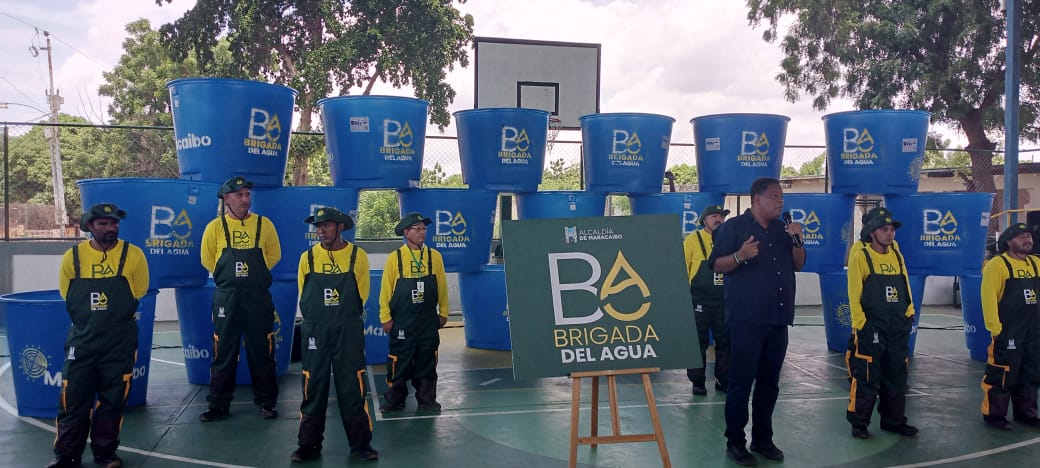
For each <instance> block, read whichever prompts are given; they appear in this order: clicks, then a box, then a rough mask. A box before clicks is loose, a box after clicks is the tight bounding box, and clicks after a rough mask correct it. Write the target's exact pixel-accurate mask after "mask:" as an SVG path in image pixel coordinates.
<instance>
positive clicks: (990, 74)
mask: <svg viewBox="0 0 1040 468" xmlns="http://www.w3.org/2000/svg"><path fill="white" fill-rule="evenodd" d="M998 3H999V1H998V0H976V1H970V2H950V1H948V0H901V1H893V0H856V1H853V0H834V1H828V2H820V1H818V0H749V1H748V9H749V10H748V20H749V22H750V23H751V24H752V25H759V24H761V23H765V24H766V30H765V32H764V33H763V35H762V37H763V39H765V40H766V41H769V42H774V41H778V42H779V46H780V49H781V50H782V51H783V53H784V59H783V60H782V61H781V63H780V66H781V72H780V73H779V74H778V75H777V80H778V81H779V82H780V84H781V85H783V86H784V92H785V96H786V97H787V99H788V100H790V101H792V102H793V101H797V100H798V99H800V98H801V97H802V93H805V94H806V95H808V97H809V98H810V99H812V104H813V107H814V108H816V109H821V110H822V109H826V108H827V107H828V105H829V104H830V103H831V101H832V100H833V99H835V98H838V97H844V98H851V99H853V100H854V101H855V103H856V106H857V107H858V108H860V109H883V108H906V109H922V110H927V111H929V112H931V113H932V120H933V121H935V122H944V123H950V124H954V125H956V126H958V127H959V128H960V129H961V130H963V131H964V132H965V135H966V136H967V138H968V147H967V149H968V150H980V151H976V152H973V153H971V159H972V165H973V167H974V171H973V172H974V173H975V174H976V175H978V176H979V177H976V178H975V179H974V181H973V183H971V184H969V186H968V188H969V189H970V190H978V191H989V192H993V191H995V189H996V188H995V186H994V183H993V179H992V154H991V153H989V151H990V150H992V149H994V148H995V143H994V142H993V141H992V140H991V139H990V138H989V136H988V133H999V132H1000V131H1001V129H1002V128H1003V125H1004V121H1003V115H1004V112H1003V109H1002V99H1001V98H1002V96H1003V94H1004V64H1005V56H1004V55H1005V54H1004V48H1005V34H1004V33H1005V20H1004V15H1003V14H1001V13H999V12H998ZM1021 5H1022V16H1021V17H1022V19H1023V20H1022V26H1021V34H1022V37H1023V38H1025V39H1026V40H1025V41H1023V48H1022V51H1021V54H1022V73H1021V77H1022V90H1023V92H1022V95H1021V107H1020V119H1021V130H1022V136H1023V137H1024V138H1029V139H1036V138H1037V137H1040V121H1038V120H1037V115H1038V110H1040V94H1038V93H1035V92H1031V91H1029V90H1035V89H1038V88H1040V60H1038V58H1037V51H1038V50H1040V41H1037V40H1035V39H1034V38H1036V37H1038V34H1040V0H1023V1H1022V2H1021ZM781 24H783V25H785V26H786V25H788V24H789V25H790V26H789V27H788V28H787V30H786V34H785V35H784V36H783V37H780V34H781Z"/></svg>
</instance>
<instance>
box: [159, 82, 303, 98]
mask: <svg viewBox="0 0 1040 468" xmlns="http://www.w3.org/2000/svg"><path fill="white" fill-rule="evenodd" d="M189 83H192V84H194V83H198V84H203V83H208V84H218V83H220V84H229V85H244V86H253V87H258V88H268V89H279V90H289V91H290V92H292V95H293V98H295V97H296V96H299V95H300V92H299V91H297V90H296V89H294V88H290V87H288V86H285V85H280V84H274V83H268V82H265V81H253V80H243V79H240V78H203V77H195V78H177V79H176V80H170V81H167V82H166V88H167V89H169V88H173V87H174V86H178V85H182V84H189Z"/></svg>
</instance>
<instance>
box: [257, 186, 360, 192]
mask: <svg viewBox="0 0 1040 468" xmlns="http://www.w3.org/2000/svg"><path fill="white" fill-rule="evenodd" d="M280 189H293V191H294V192H297V191H298V192H315V191H318V190H330V189H332V190H335V191H337V192H339V191H343V192H358V193H360V192H361V191H362V190H368V189H359V188H356V187H333V186H331V185H278V186H265V187H260V186H256V187H253V192H257V191H261V192H262V191H267V190H280ZM377 190H378V189H377Z"/></svg>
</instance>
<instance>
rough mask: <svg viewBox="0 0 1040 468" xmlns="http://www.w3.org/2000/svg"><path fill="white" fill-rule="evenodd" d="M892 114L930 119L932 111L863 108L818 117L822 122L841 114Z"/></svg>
mask: <svg viewBox="0 0 1040 468" xmlns="http://www.w3.org/2000/svg"><path fill="white" fill-rule="evenodd" d="M893 114H897V115H922V116H924V117H927V118H928V119H931V117H932V113H931V112H928V111H924V110H919V109H863V110H851V111H842V112H835V113H832V114H826V115H824V116H822V117H820V120H823V121H824V122H826V121H827V120H830V119H831V118H834V117H843V116H849V115H857V116H864V117H866V116H872V115H876V116H879V117H880V116H888V117H892V116H893Z"/></svg>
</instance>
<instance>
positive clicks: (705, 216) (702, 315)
mask: <svg viewBox="0 0 1040 468" xmlns="http://www.w3.org/2000/svg"><path fill="white" fill-rule="evenodd" d="M727 215H729V210H726V209H723V208H722V206H721V205H711V206H709V207H707V208H705V209H704V211H703V212H702V213H701V217H700V224H701V226H702V227H703V229H700V230H697V231H693V232H692V233H690V235H688V236H686V240H685V241H683V252H684V253H685V255H686V273H687V275H688V276H689V281H690V296H691V297H692V299H693V317H694V320H696V321H697V339H698V341H699V342H700V347H701V349H700V351H701V367H699V368H696V369H687V370H686V376H687V377H688V378H689V379H690V382H691V383H692V384H693V394H694V395H707V394H708V389H707V388H705V386H704V383H705V380H706V378H705V375H704V368H705V367H706V366H707V365H708V364H707V361H706V360H705V359H706V356H707V354H706V353H707V350H708V342H709V339H708V332H709V331H710V332H711V336H712V337H713V338H715V390H716V391H718V392H722V393H725V392H726V384H727V382H728V380H729V337H728V335H727V334H726V309H725V307H724V306H723V302H722V285H723V275H722V273H715V272H714V271H712V270H711V267H710V266H709V265H708V256H710V255H711V248H712V246H713V245H714V243H713V242H712V233H714V232H715V230H716V229H718V228H719V226H721V225H722V222H723V221H725V220H726V216H727Z"/></svg>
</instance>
